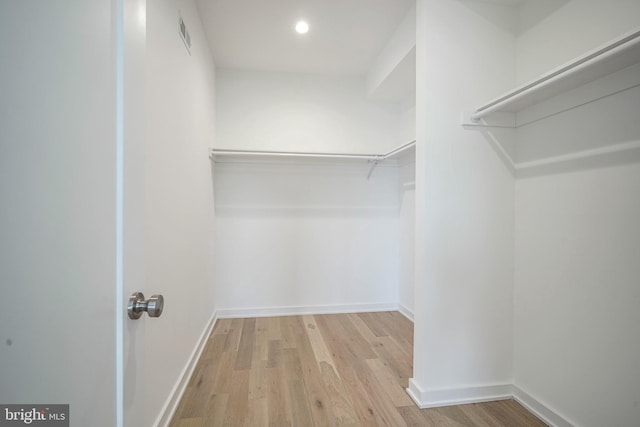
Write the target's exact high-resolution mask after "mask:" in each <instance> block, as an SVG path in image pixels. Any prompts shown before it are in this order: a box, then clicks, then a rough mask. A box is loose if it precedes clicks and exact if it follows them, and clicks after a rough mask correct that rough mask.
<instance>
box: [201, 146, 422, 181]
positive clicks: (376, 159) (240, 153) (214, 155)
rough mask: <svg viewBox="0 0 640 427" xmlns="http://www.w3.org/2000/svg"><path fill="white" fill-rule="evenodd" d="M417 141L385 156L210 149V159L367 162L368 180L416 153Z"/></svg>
mask: <svg viewBox="0 0 640 427" xmlns="http://www.w3.org/2000/svg"><path fill="white" fill-rule="evenodd" d="M415 145H416V141H415V140H414V141H411V142H408V143H406V144H403V145H400V146H398V147H396V148H394V149H393V150H391V151H389V152H387V153H383V154H369V153H362V154H353V153H321V152H303V151H260V150H257V151H256V150H230V149H224V148H210V149H209V157H210V158H211V159H212V160H213V161H214V162H215V161H217V159H219V158H223V157H229V158H238V157H251V158H262V157H275V158H300V159H310V158H314V159H326V160H347V161H349V160H353V161H362V160H366V161H367V162H368V163H370V164H371V169H370V170H369V174H368V175H367V179H369V177H371V174H372V173H373V170H374V169H375V167H376V166H377V165H378V164H379V163H380V162H383V161H385V160H392V159H397V158H399V157H401V156H403V155H406V154H410V153H411V152H414V151H415Z"/></svg>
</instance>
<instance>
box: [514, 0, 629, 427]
mask: <svg viewBox="0 0 640 427" xmlns="http://www.w3.org/2000/svg"><path fill="white" fill-rule="evenodd" d="M638 17H640V3H638V2H635V1H612V2H606V3H603V2H597V1H577V0H573V1H571V2H569V3H568V4H567V5H565V6H564V7H562V8H560V9H559V10H558V11H557V12H556V13H554V14H553V15H551V16H549V17H548V18H547V19H546V20H544V21H542V22H541V23H540V24H539V25H538V26H536V27H534V28H532V29H531V30H529V31H528V32H527V33H525V34H523V35H522V36H521V37H520V38H519V39H518V79H519V80H520V81H522V80H526V79H528V78H531V77H533V76H535V75H536V74H540V73H541V72H544V71H546V70H547V69H550V68H553V67H555V66H558V65H561V63H562V62H566V61H568V60H570V59H571V58H572V57H575V56H578V55H580V54H582V53H583V52H584V51H586V50H589V49H592V48H594V47H596V46H598V45H600V44H602V43H604V42H606V41H608V40H609V39H612V38H615V37H617V36H619V35H621V34H622V33H624V32H627V31H629V30H631V29H633V28H637V27H640V18H638ZM639 67H640V66H638V65H635V66H632V67H628V68H626V69H624V70H621V71H618V72H616V73H614V74H611V75H609V76H605V77H603V78H601V79H599V80H597V81H595V82H593V83H590V84H588V85H584V86H581V87H579V88H577V89H574V90H573V91H570V92H568V93H566V94H563V95H560V96H557V97H555V98H552V99H550V100H548V101H546V102H544V103H542V104H540V105H537V106H533V107H530V108H529V109H528V111H524V112H522V113H521V114H520V115H521V116H522V117H528V119H529V120H527V122H529V123H528V124H525V125H524V126H522V127H520V128H518V132H517V140H518V141H517V153H516V158H517V161H518V162H520V163H524V164H529V165H533V166H532V167H529V168H527V169H523V170H520V171H519V173H518V176H519V179H518V181H517V185H516V217H515V218H516V240H515V241H516V252H515V254H516V269H515V353H514V354H515V356H514V357H515V371H514V373H515V384H516V386H518V387H519V388H520V389H522V390H524V391H525V392H527V393H528V394H530V395H531V396H533V397H534V398H536V399H537V400H538V401H540V402H541V403H543V404H544V405H546V406H547V407H549V408H551V409H552V410H554V411H555V412H557V413H558V414H559V415H561V416H563V417H564V418H565V419H567V420H568V421H569V422H570V423H572V424H575V425H580V426H585V427H589V426H600V425H608V426H628V425H635V424H637V420H638V419H640V406H639V405H640V404H639V403H638V402H640V369H639V365H638V362H637V361H638V360H640V339H638V337H637V336H638V334H637V331H636V329H637V328H636V327H635V325H637V324H638V322H640V312H639V311H638V310H637V307H638V304H639V303H640V289H639V288H638V286H637V284H638V277H640V276H639V274H640V270H639V267H638V262H637V254H638V253H640V244H639V243H638V242H639V241H640V239H639V237H640V228H639V227H638V226H637V218H638V216H639V213H640V202H639V201H638V200H639V199H638V194H640V127H639V126H638V123H639V119H640V116H639V115H638V111H640V88H639V87H638V83H640V81H639V80H638V76H640V74H639V72H640V68H639ZM536 165H537V166H536Z"/></svg>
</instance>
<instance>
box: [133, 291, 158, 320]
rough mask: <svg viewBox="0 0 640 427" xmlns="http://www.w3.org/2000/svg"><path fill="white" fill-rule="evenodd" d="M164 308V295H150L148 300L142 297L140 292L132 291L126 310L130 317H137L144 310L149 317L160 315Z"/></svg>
mask: <svg viewBox="0 0 640 427" xmlns="http://www.w3.org/2000/svg"><path fill="white" fill-rule="evenodd" d="M163 308H164V297H163V296H162V295H151V298H149V299H148V300H145V299H144V295H143V294H142V292H134V293H133V294H132V295H131V298H129V304H128V305H127V312H128V313H129V318H130V319H134V320H135V319H139V318H140V316H142V313H144V312H145V311H146V312H147V314H148V315H149V317H160V315H161V314H162V309H163Z"/></svg>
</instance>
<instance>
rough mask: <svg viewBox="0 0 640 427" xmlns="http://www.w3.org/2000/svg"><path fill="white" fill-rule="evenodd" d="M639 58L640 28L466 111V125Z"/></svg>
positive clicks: (515, 109) (520, 107)
mask: <svg viewBox="0 0 640 427" xmlns="http://www.w3.org/2000/svg"><path fill="white" fill-rule="evenodd" d="M639 62H640V28H639V29H635V30H633V31H630V32H628V33H626V34H624V35H622V36H620V37H618V38H616V39H614V40H611V41H610V42H608V43H606V44H604V45H602V46H600V47H598V48H596V49H593V50H591V51H589V52H587V53H586V54H584V55H582V56H579V57H578V58H576V59H574V60H573V61H570V62H568V63H566V64H564V65H562V66H560V67H558V68H555V69H553V70H551V71H549V72H548V73H546V74H543V75H542V76H540V77H539V78H537V79H535V80H533V81H531V82H529V83H526V84H524V85H522V86H519V87H517V88H515V89H514V90H512V91H510V92H507V93H505V94H504V95H502V96H499V97H497V98H495V99H493V100H491V101H490V102H487V103H486V104H484V105H482V106H480V107H478V108H476V109H475V110H474V111H473V112H471V113H466V114H465V117H463V125H472V126H473V125H482V123H481V122H480V120H481V119H482V118H483V117H485V116H487V115H489V114H493V113H516V112H518V111H521V110H523V109H525V108H527V107H529V106H531V105H534V104H537V103H539V102H541V101H544V100H546V99H549V98H551V97H553V96H556V95H559V94H561V93H564V92H567V91H570V90H572V89H575V88H577V87H578V86H581V85H583V84H586V83H589V82H591V81H594V80H597V79H599V78H601V77H604V76H606V75H608V74H611V73H615V72H616V71H620V70H622V69H624V68H626V67H629V66H631V65H634V64H637V63H639Z"/></svg>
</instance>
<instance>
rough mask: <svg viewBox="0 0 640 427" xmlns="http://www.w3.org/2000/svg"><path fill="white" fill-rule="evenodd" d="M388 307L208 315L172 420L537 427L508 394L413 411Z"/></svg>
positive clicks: (199, 425)
mask: <svg viewBox="0 0 640 427" xmlns="http://www.w3.org/2000/svg"><path fill="white" fill-rule="evenodd" d="M412 358H413V324H412V323H411V322H410V321H408V320H407V319H406V318H405V317H404V316H402V315H401V314H400V313H398V312H382V313H358V314H330V315H315V316H287V317H264V318H250V319H222V320H218V322H217V323H216V325H215V328H214V330H213V332H212V334H211V336H210V338H209V340H208V342H207V344H206V347H205V349H204V351H203V354H202V356H201V358H200V360H199V362H198V365H197V367H196V369H195V371H194V374H193V376H192V378H191V380H190V382H189V385H188V387H187V390H186V392H185V394H184V396H183V399H182V401H181V402H180V405H179V406H178V409H177V410H176V413H175V416H174V418H173V420H172V423H171V426H172V427H205V426H207V427H208V426H232V427H235V426H273V427H285V426H292V427H311V426H318V427H324V426H393V427H396V426H398V427H400V426H447V427H458V426H465V427H466V426H482V427H518V426H545V424H544V423H543V422H541V421H540V420H539V419H538V418H536V417H535V416H533V415H532V414H530V413H529V412H527V411H526V410H525V409H524V408H523V407H522V406H520V405H519V404H518V403H516V402H514V401H512V400H505V401H500V402H490V403H479V404H471V405H461V406H450V407H445V408H436V409H423V410H420V409H418V408H417V407H416V406H415V405H414V403H413V401H412V400H411V399H410V398H409V396H408V395H407V394H406V392H405V388H406V387H407V383H408V379H409V378H410V377H411V376H412V373H413V364H412Z"/></svg>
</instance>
